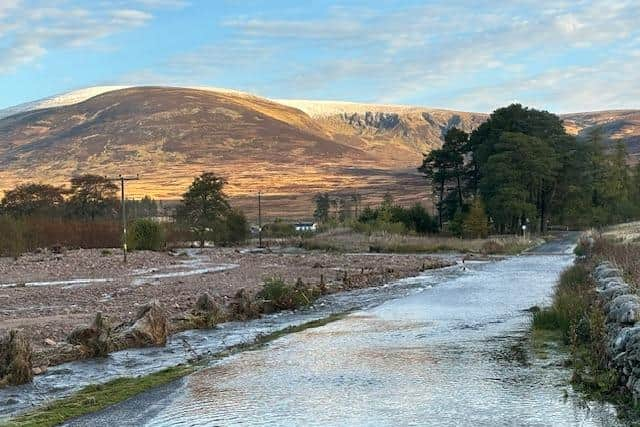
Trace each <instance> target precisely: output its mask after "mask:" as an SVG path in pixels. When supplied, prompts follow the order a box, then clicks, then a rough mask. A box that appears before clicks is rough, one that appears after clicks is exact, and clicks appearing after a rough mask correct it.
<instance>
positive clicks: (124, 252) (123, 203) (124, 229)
mask: <svg viewBox="0 0 640 427" xmlns="http://www.w3.org/2000/svg"><path fill="white" fill-rule="evenodd" d="M139 179H140V176H138V175H136V176H124V175H119V176H118V177H117V178H109V180H110V181H120V210H121V211H122V256H123V259H124V263H125V264H126V263H127V204H126V200H125V198H124V182H125V181H137V180H139Z"/></svg>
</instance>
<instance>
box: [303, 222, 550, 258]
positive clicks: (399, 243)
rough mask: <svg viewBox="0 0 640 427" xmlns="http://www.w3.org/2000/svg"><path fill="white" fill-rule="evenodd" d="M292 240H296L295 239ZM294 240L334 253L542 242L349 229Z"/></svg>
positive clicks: (495, 248)
mask: <svg viewBox="0 0 640 427" xmlns="http://www.w3.org/2000/svg"><path fill="white" fill-rule="evenodd" d="M292 243H296V241H293V242H292ZM297 243H299V244H301V245H302V246H303V247H304V248H305V249H310V250H314V249H317V250H329V251H337V252H384V253H423V252H424V253H434V252H461V253H482V254H516V253H519V252H522V251H523V250H525V249H527V248H530V247H532V246H535V245H536V244H539V243H541V241H540V240H535V239H523V238H522V237H515V236H499V237H490V238H487V239H459V238H456V237H441V236H419V235H402V234H389V233H372V234H365V233H357V232H355V231H353V230H351V229H350V228H335V229H332V230H328V231H326V232H323V233H320V234H317V235H314V236H308V237H305V238H303V239H302V240H299V241H297Z"/></svg>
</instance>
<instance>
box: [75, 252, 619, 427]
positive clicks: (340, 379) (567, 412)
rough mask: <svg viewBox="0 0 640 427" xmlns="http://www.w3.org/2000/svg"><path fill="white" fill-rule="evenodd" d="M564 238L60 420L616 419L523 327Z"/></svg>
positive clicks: (434, 276)
mask: <svg viewBox="0 0 640 427" xmlns="http://www.w3.org/2000/svg"><path fill="white" fill-rule="evenodd" d="M571 248H572V245H571V244H570V242H564V243H563V244H560V243H556V244H552V245H547V246H543V247H542V248H541V249H539V250H538V251H536V252H534V253H532V254H529V255H528V256H520V257H513V258H509V259H506V260H503V261H499V262H489V263H473V264H470V265H467V266H466V267H463V268H461V267H455V268H451V269H447V270H444V271H439V272H431V273H427V274H425V275H423V276H421V277H419V278H415V279H414V280H413V281H411V282H406V283H405V284H403V285H397V286H395V287H391V288H393V289H403V292H401V293H396V294H393V295H392V294H388V295H386V296H387V298H386V300H385V301H383V300H380V299H378V300H376V299H375V298H374V299H370V300H369V304H364V305H363V307H364V308H363V309H361V310H359V311H357V312H354V313H352V314H350V315H348V316H347V317H346V318H344V319H342V320H339V321H336V322H333V323H330V324H328V325H325V326H323V327H319V328H315V329H308V330H305V331H302V332H299V333H295V334H291V335H288V336H285V337H283V338H281V339H278V340H276V341H274V342H272V343H271V344H269V345H267V346H266V347H264V348H262V349H259V350H254V351H247V352H244V353H240V354H237V355H234V356H231V357H228V358H225V359H222V360H219V361H216V362H213V364H212V366H211V367H209V368H207V369H204V370H201V371H199V372H197V373H195V374H193V375H191V376H189V377H187V378H186V379H184V380H181V381H178V382H176V383H173V384H171V385H169V386H166V387H163V388H161V389H157V390H154V391H152V392H150V393H146V394H143V395H140V396H138V397H137V398H134V399H131V400H130V401H127V402H124V403H122V404H120V405H116V406H115V407H112V408H110V409H108V410H106V411H103V412H101V413H98V414H94V415H91V416H89V417H85V418H82V419H79V420H77V421H75V422H73V423H71V425H95V426H99V425H149V426H211V425H252V426H262V425H269V426H271V425H282V426H296V425H301V426H302V425H304V426H309V425H311V426H314V425H318V426H326V425H336V426H338V425H363V426H383V425H444V426H448V425H451V426H454V425H470V426H501V425H519V426H520V425H524V426H548V425H582V426H590V425H617V423H618V421H617V419H616V414H615V409H614V408H612V407H611V406H610V405H606V404H600V403H594V402H585V401H584V400H583V399H582V398H581V397H580V396H577V395H576V394H575V393H574V392H573V391H572V389H571V387H570V385H569V384H568V379H569V377H570V372H569V370H568V369H567V368H564V367H563V366H562V359H563V356H562V355H561V354H558V353H552V354H551V355H550V356H549V357H548V358H545V359H542V358H536V357H534V356H533V355H532V354H531V351H530V349H529V348H528V344H527V342H528V341H527V340H526V339H525V337H526V333H527V329H528V325H529V316H528V314H527V312H526V309H527V308H529V307H531V306H533V305H541V304H544V303H546V302H548V299H549V296H550V295H551V293H552V288H553V285H554V283H555V281H556V279H557V277H558V275H559V273H560V272H561V271H562V269H564V268H566V267H567V266H569V265H570V263H571V262H572V260H573V257H572V255H570V251H571ZM339 298H350V297H348V296H342V297H339ZM390 298H391V299H390ZM333 302H334V303H335V301H333Z"/></svg>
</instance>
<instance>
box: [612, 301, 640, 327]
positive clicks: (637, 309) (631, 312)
mask: <svg viewBox="0 0 640 427" xmlns="http://www.w3.org/2000/svg"><path fill="white" fill-rule="evenodd" d="M605 312H606V313H607V321H609V322H615V323H619V324H633V323H635V322H636V321H637V320H638V319H640V297H638V296H637V295H631V294H627V295H620V296H618V297H616V298H614V299H613V300H612V301H611V302H609V303H608V304H607V305H606V306H605Z"/></svg>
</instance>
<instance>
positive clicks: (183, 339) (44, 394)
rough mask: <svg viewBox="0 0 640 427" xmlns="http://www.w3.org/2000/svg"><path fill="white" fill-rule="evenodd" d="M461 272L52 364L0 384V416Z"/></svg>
mask: <svg viewBox="0 0 640 427" xmlns="http://www.w3.org/2000/svg"><path fill="white" fill-rule="evenodd" d="M149 273H150V272H146V274H149ZM458 274H459V271H458V269H457V268H448V269H443V270H439V271H437V272H429V273H426V274H425V275H424V276H419V277H413V278H407V279H402V280H399V281H397V282H395V283H393V284H390V285H387V286H382V287H378V288H370V289H362V290H358V291H353V292H348V293H342V294H336V295H329V296H327V297H323V298H321V299H319V300H318V301H317V302H316V303H315V304H314V305H313V306H311V307H309V308H308V309H305V310H301V311H297V312H281V313H277V314H274V315H269V316H264V317H262V318H260V319H256V320H252V321H249V322H229V323H225V324H222V325H219V326H218V327H216V328H215V329H210V330H193V331H185V332H182V333H179V334H176V335H173V336H171V337H170V338H169V340H168V343H167V345H166V347H162V348H144V349H130V350H124V351H119V352H116V353H112V354H110V355H109V356H108V357H106V358H98V359H89V360H81V361H76V362H70V363H65V364H63V365H58V366H54V367H51V368H49V370H48V371H47V372H46V373H45V374H43V375H39V376H37V377H35V378H34V381H33V383H31V384H25V385H21V386H17V387H7V388H0V420H2V419H3V418H6V417H8V416H12V415H16V414H19V413H21V412H24V411H25V410H29V409H31V408H34V407H37V406H39V405H42V404H45V403H47V402H48V401H51V400H53V399H57V398H60V397H64V396H67V395H69V394H71V393H73V392H75V391H78V390H79V389H81V388H82V387H84V386H86V385H89V384H98V383H105V382H107V381H109V380H112V379H114V378H118V377H123V376H136V375H145V374H149V373H152V372H156V371H159V370H161V369H163V368H167V367H170V366H175V365H177V364H180V363H184V362H185V361H187V360H189V359H190V358H192V357H193V352H196V353H197V354H199V355H203V356H206V355H207V354H213V353H216V352H219V351H221V350H224V349H225V348H228V347H230V346H233V345H235V344H240V343H247V342H251V341H253V340H254V339H255V338H256V337H257V336H258V335H260V334H269V333H271V332H274V331H277V330H280V329H283V328H285V327H287V326H291V325H298V324H302V323H305V322H308V321H311V320H316V319H320V318H323V317H326V316H328V315H331V314H333V313H342V312H345V311H349V310H353V309H359V308H363V307H371V306H375V305H378V304H380V303H382V302H384V301H387V300H389V299H391V298H397V297H401V296H405V295H407V294H410V293H412V292H417V291H420V290H422V289H423V288H424V286H425V284H428V283H436V282H438V281H441V280H444V278H445V277H453V276H455V275H458ZM427 286H428V285H427Z"/></svg>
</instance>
